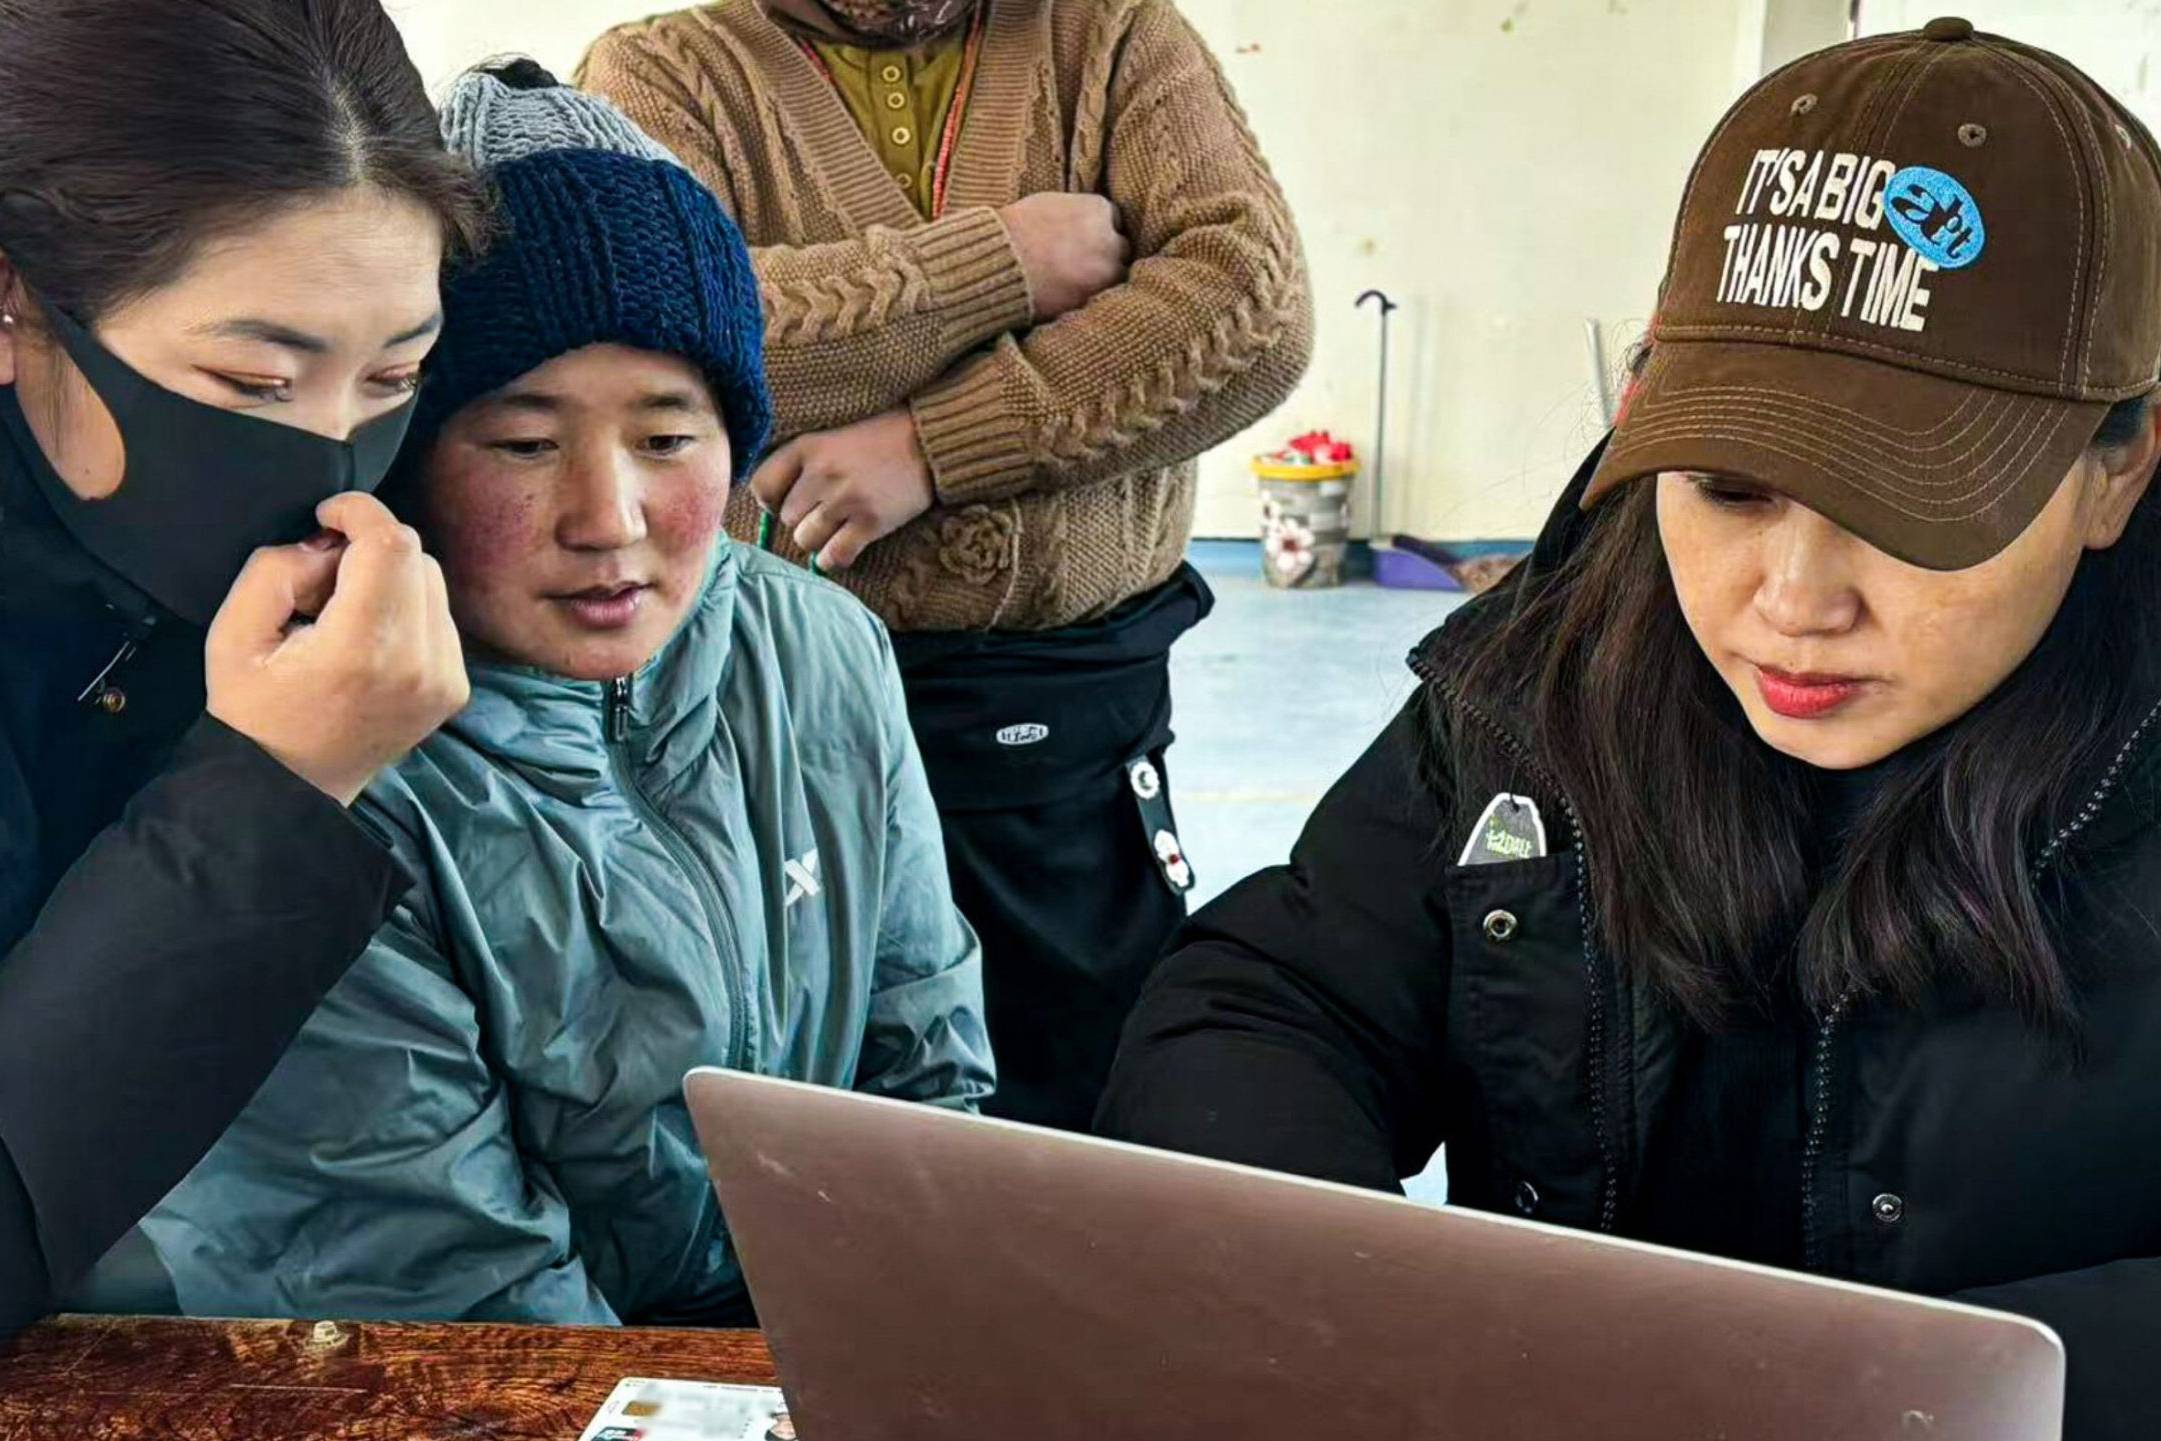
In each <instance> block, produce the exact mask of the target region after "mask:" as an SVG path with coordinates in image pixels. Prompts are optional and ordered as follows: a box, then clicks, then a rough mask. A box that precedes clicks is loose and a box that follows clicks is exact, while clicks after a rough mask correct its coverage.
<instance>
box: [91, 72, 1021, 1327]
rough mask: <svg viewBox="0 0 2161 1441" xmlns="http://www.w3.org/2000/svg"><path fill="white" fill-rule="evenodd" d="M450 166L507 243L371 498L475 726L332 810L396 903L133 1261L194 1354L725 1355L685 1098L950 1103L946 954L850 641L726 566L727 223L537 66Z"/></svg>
mask: <svg viewBox="0 0 2161 1441" xmlns="http://www.w3.org/2000/svg"><path fill="white" fill-rule="evenodd" d="M445 129H446V132H447V133H448V135H449V138H450V140H451V142H452V145H453V148H457V149H462V150H464V151H465V152H466V153H468V154H469V155H470V156H471V157H472V158H473V159H474V160H475V161H476V162H478V163H479V164H481V165H482V166H484V167H486V168H487V170H488V171H489V173H490V174H491V175H492V178H493V180H494V183H495V187H496V189H497V191H498V193H499V196H500V199H501V205H502V213H503V217H504V220H503V233H502V234H501V236H500V237H499V238H498V240H497V241H496V243H495V244H494V246H493V247H492V248H491V250H490V251H489V253H488V254H487V255H486V256H485V257H484V258H483V259H482V260H480V261H479V262H477V263H474V264H472V265H470V266H467V267H465V268H464V269H463V270H462V271H459V272H454V273H453V274H451V275H450V276H449V277H447V278H446V282H445V286H444V309H445V326H444V334H443V340H442V343H441V346H440V348H439V349H438V351H437V357H438V358H437V360H436V361H435V362H434V363H433V364H432V365H431V367H430V371H429V378H428V381H427V384H426V386H425V388H424V391H423V398H422V400H421V402H420V407H419V412H418V414H417V415H416V417H415V422H414V427H413V435H412V439H411V440H410V441H409V442H408V447H407V450H406V453H405V457H404V459H403V461H402V462H401V473H400V476H399V477H398V478H397V479H396V480H394V483H393V487H392V493H393V496H394V503H399V504H402V505H403V506H404V507H406V508H407V509H408V512H409V514H410V515H411V516H412V518H413V519H415V520H416V521H417V522H418V523H419V525H420V527H421V529H422V532H423V534H424V535H425V536H426V537H427V538H428V540H429V543H430V547H431V549H432V550H433V551H434V552H435V553H436V554H437V555H438V556H439V557H440V559H441V561H442V564H443V568H444V573H445V576H446V578H447V581H448V586H449V592H450V599H451V609H452V612H453V614H454V615H455V616H456V618H457V621H458V623H459V628H460V631H461V634H462V636H463V638H464V640H465V643H466V646H467V653H468V655H469V656H471V657H473V659H474V665H473V701H472V704H471V705H470V706H469V707H468V708H467V710H466V711H465V712H464V714H463V715H462V716H461V717H459V718H458V719H457V720H455V721H453V722H452V723H451V724H450V725H449V726H448V727H447V728H446V729H445V730H444V731H443V732H442V733H441V734H439V735H438V736H437V737H436V738H435V739H434V740H432V741H431V742H429V743H428V744H427V745H426V746H425V747H423V748H422V749H421V750H420V751H418V752H416V753H415V755H414V756H413V757H412V759H411V760H410V761H409V762H408V763H406V764H405V765H404V766H403V767H402V768H401V769H400V770H398V771H397V772H395V773H394V774H392V775H390V776H388V777H386V778H385V779H384V780H383V781H381V782H379V783H378V784H377V785H376V786H375V787H374V788H373V789H372V790H371V791H370V793H369V794H368V795H367V797H366V798H365V800H364V802H363V813H364V814H365V815H366V816H367V818H368V819H369V820H370V821H371V822H372V823H373V824H374V825H375V826H376V827H377V828H379V829H380V830H381V831H382V832H383V833H384V834H385V835H386V836H387V837H388V838H389V839H390V841H391V843H392V845H393V846H394V848H395V849H396V851H397V852H398V854H399V856H400V858H401V859H402V860H403V861H404V862H405V864H406V865H407V866H408V867H409V868H410V869H411V870H412V871H413V872H414V873H415V874H416V875H417V876H419V877H420V878H421V881H420V884H419V885H417V886H416V887H415V888H414V890H413V891H412V893H411V896H410V897H409V899H408V900H407V902H406V903H405V904H404V905H403V906H402V907H401V908H400V909H399V911H398V912H397V914H396V916H395V918H394V919H393V921H392V923H391V924H390V925H389V926H388V927H387V928H386V929H385V930H384V931H383V933H382V934H381V935H380V936H378V937H377V939H376V941H375V943H374V945H373V947H372V948H371V949H370V951H369V952H368V953H367V954H366V955H365V956H364V957H363V958H362V959H361V961H360V962H359V963H358V964H357V965H356V966H355V968H354V969H353V971H352V973H351V975H350V976H349V978H348V979H347V980H346V981H345V982H344V983H343V984H342V985H341V986H340V987H339V988H338V989H337V990H335V991H334V992H333V993H332V994H331V996H330V998H329V1000H328V1001H327V1002H326V1003H325V1004H324V1006H323V1008H322V1009H321V1011H320V1012H319V1013H318V1014H317V1015H316V1016H315V1018H314V1019H313V1020H312V1021H311V1022H310V1024H309V1025H308V1026H307V1028H306V1029H305V1031H304V1032H303V1033H302V1035H301V1037H300V1039H299V1041H298V1042H297V1043H296V1044H295V1046H294V1047H293V1049H292V1051H291V1052H290V1053H289V1054H288V1055H287V1056H286V1058H285V1060H284V1062H283V1063H282V1064H281V1065H280V1067H279V1068H278V1070H277V1072H276V1073H275V1075H273V1077H272V1078H271V1080H270V1082H269V1084H268V1085H267V1086H266V1087H265V1088H264V1090H263V1091H262V1093H261V1094H260V1095H259V1096H258V1097H257V1099H256V1100H255V1102H254V1104H253V1106H252V1107H251V1108H250V1109H249V1110H248V1112H247V1113H246V1114H245V1115H244V1116H243V1117H242V1119H241V1120H240V1122H239V1123H238V1124H237V1125H235V1126H234V1127H233V1129H232V1130H231V1131H230V1132H229V1133H228V1134H227V1136H226V1137H225V1139H224V1140H223V1142H222V1143H221V1144H220V1145H219V1146H218V1147H217V1149H216V1150H215V1151H213V1152H212V1153H211V1155H210V1157H209V1158H208V1159H207V1160H206V1161H204V1163H203V1164H202V1165H201V1166H200V1167H199V1168H198V1169H197V1170H196V1171H195V1173H194V1174H193V1175H192V1176H191V1177H190V1178H189V1179H188V1180H187V1182H186V1183H184V1184H183V1185H182V1186H181V1187H180V1188H179V1189H178V1190H177V1191H175V1192H174V1193H173V1194H172V1195H171V1196H170V1197H169V1198H168V1199H167V1200H166V1202H165V1203H164V1204H163V1205H162V1206H161V1207H160V1208H159V1209H158V1211H157V1212H155V1213H154V1214H153V1215H152V1216H151V1217H150V1218H149V1219H148V1220H147V1221H145V1222H144V1223H143V1231H144V1233H145V1234H146V1235H147V1236H148V1238H149V1240H150V1243H151V1247H152V1248H153V1249H154V1250H155V1251H156V1253H157V1256H158V1259H159V1260H160V1261H161V1262H162V1264H163V1268H164V1270H165V1272H166V1273H167V1274H168V1276H169V1278H170V1282H171V1287H172V1293H173V1295H174V1296H175V1297H177V1301H178V1304H179V1307H180V1308H181V1309H182V1310H184V1311H188V1312H194V1313H198V1314H216V1315H268V1316H275V1315H295V1314H299V1315H337V1316H353V1317H362V1318H383V1317H394V1318H414V1319H422V1318H425V1319H446V1320H447V1319H490V1320H523V1321H553V1322H579V1323H603V1324H605V1323H611V1322H615V1321H618V1320H637V1321H644V1322H683V1323H696V1324H725V1323H730V1322H741V1321H743V1320H745V1319H747V1317H748V1302H747V1297H746V1295H745V1292H744V1286H743V1281H742V1276H741V1272H740V1271H739V1270H738V1268H737V1265H736V1260H735V1255H734V1251H733V1248H732V1247H731V1246H730V1244H729V1241H728V1235H727V1231H726V1227H725V1223H724V1221H723V1219H722V1218H721V1216H720V1214H719V1212H718V1208H717V1206H716V1204H715V1201H714V1197H713V1193H712V1189H711V1186H710V1185H709V1184H708V1182H707V1179H706V1172H705V1166H704V1162H703V1159H702V1158H701V1156H700V1154H699V1150H698V1146H697V1142H696V1140H695V1138H694V1137H693V1135H692V1132H691V1126H690V1122H689V1118H688V1116H687V1114H686V1113H685V1110H684V1107H683V1104H682V1098H681V1091H680V1087H681V1081H682V1077H683V1073H684V1072H685V1071H686V1070H688V1069H690V1068H691V1067H693V1066H699V1065H718V1066H728V1067H734V1068H739V1069H744V1070H751V1071H759V1072H764V1073H766V1074H769V1075H776V1076H785V1077H790V1078H794V1079H798V1080H806V1081H812V1082H817V1083H821V1084H828V1085H833V1086H842V1087H852V1088H855V1089H859V1090H864V1091H871V1092H876V1093H878V1094H881V1095H887V1096H895V1097H901V1098H906V1099H912V1100H919V1101H927V1102H934V1103H938V1104H943V1105H952V1106H973V1105H974V1104H976V1103H977V1102H979V1101H980V1100H982V1098H983V1097H984V1096H986V1095H987V1094H988V1093H989V1090H990V1087H991V1062H990V1056H989V1052H988V1048H987V1044H986V1042H985V1039H984V1032H983V1025H982V1020H981V1012H982V990H981V980H980V974H979V960H978V953H977V947H976V941H975V937H974V935H973V934H972V933H971V932H970V930H969V929H968V926H967V923H966V922H965V921H963V920H962V919H961V918H960V916H959V914H958V913H957V912H956V911H955V909H954V907H953V902H952V898H951V895H950V893H949V891H948V889H947V882H946V870H945V862H944V857H943V855H942V853H941V851H940V843H939V828H938V820H937V815H936V812H935V811H934V809H933V807H932V804H931V799H930V795H929V792H928V790H927V789H926V787H925V783H924V779H923V772H922V766H921V762H920V761H919V759H918V757H917V755H916V751H915V747H914V743H913V741H912V740H911V739H910V733H909V728H908V721H907V715H906V712H905V709H904V707H903V703H902V699H901V691H900V684H899V680H898V677H897V675H896V673H895V670H894V665H893V659H892V654H891V649H890V647H889V645H888V643H887V639H886V636H885V632H884V630H883V629H882V628H881V627H880V625H879V624H878V622H877V621H876V620H875V619H874V618H873V617H872V616H871V614H870V613H869V612H868V611H867V610H865V609H864V608H863V607H862V606H861V605H860V604H859V603H858V602H857V601H855V600H854V599H853V598H852V597H850V596H849V595H848V594H847V593H845V592H844V591H842V590H840V589H838V588H837V587H834V586H832V585H829V584H828V583H826V582H824V581H821V580H818V579H816V578H815V577H812V576H810V575H809V574H807V573H806V572H804V571H803V570H801V569H799V568H797V567H794V566H791V565H788V564H785V563H783V562H780V561H777V560H773V559H769V558H767V557H766V556H764V555H763V554H761V553H760V552H757V551H755V550H752V549H749V548H747V547H743V546H739V545H737V544H735V543H733V542H730V541H729V540H727V539H726V537H725V536H724V535H723V534H722V533H721V512H722V510H723V508H724V506H725V504H726V501H727V497H728V492H729V488H730V483H731V479H737V478H740V477H741V476H742V475H743V473H744V472H745V470H746V469H747V467H748V466H749V465H750V464H751V463H752V462H753V461H754V460H755V459H756V457H757V455H758V451H759V448H760V446H761V445H762V443H763V440H764V436H765V432H766V427H767V423H768V415H769V408H768V402H767V397H766V393H765V387H764V381H763V377H762V372H761V354H760V322H759V312H758V299H757V291H756V288H755V283H754V281H753V279H752V276H751V273H750V268H749V259H748V256H747V255H746V254H745V252H744V249H743V244H742V241H741V239H740V238H739V237H738V235H737V234H736V232H735V229H734V227H733V225H732V224H731V223H730V222H729V221H728V220H727V219H726V217H725V216H724V215H723V214H722V212H721V210H720V208H719V206H718V204H717V203H716V202H715V201H714V200H713V198H712V196H711V195H710V194H708V193H707V192H706V191H705V190H704V189H703V188H702V187H701V186H700V185H699V184H698V183H697V182H696V181H695V180H693V179H692V178H691V177H690V176H689V175H688V174H687V173H686V172H685V171H683V170H682V169H680V168H679V167H678V166H676V165H675V164H674V163H673V162H672V161H671V160H670V159H669V158H668V157H667V156H666V154H665V152H663V151H661V150H659V149H658V148H657V147H655V146H653V144H652V143H651V142H650V141H648V140H646V139H645V137H644V136H643V135H641V134H639V133H638V132H637V131H636V130H635V128H634V127H632V126H631V125H630V123H629V122H628V121H626V120H624V119H623V118H622V117H621V116H620V115H618V114H616V113H615V112H614V111H613V110H611V109H610V108H608V107H607V105H606V103H605V102H602V101H596V100H592V99H588V98H585V97H582V96H579V95H577V94H576V93H575V92H572V91H569V90H565V89H561V88H557V87H555V86H554V85H553V82H552V80H550V78H549V77H547V76H546V74H545V73H544V72H541V71H539V70H538V68H537V67H534V66H531V65H530V64H529V63H526V64H520V65H518V66H513V67H511V68H510V69H508V70H506V71H502V72H499V73H496V74H475V75H471V76H468V77H467V78H466V79H465V81H464V82H463V83H462V84H461V86H460V87H459V89H458V92H457V94H456V95H455V96H454V97H453V99H452V102H451V104H450V106H449V108H448V110H447V111H446V113H445ZM101 1299H102V1300H104V1301H106V1302H107V1303H109V1304H113V1305H140V1304H142V1303H143V1300H144V1298H143V1297H141V1296H140V1295H114V1294H108V1295H106V1296H105V1297H103V1298H101Z"/></svg>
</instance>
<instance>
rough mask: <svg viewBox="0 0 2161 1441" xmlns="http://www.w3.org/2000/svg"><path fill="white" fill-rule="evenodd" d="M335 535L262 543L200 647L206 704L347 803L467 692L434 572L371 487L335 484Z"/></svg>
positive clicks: (326, 515) (328, 516)
mask: <svg viewBox="0 0 2161 1441" xmlns="http://www.w3.org/2000/svg"><path fill="white" fill-rule="evenodd" d="M315 514H316V518H317V519H318V520H320V521H321V522H322V523H323V525H324V527H325V529H326V530H328V531H331V532H335V534H331V535H326V536H318V537H316V538H314V539H312V540H307V541H303V542H301V543H300V544H298V545H281V546H266V547H265V548H263V549H261V550H258V551H257V552H256V553H255V555H254V557H253V558H252V559H250V560H249V562H248V565H247V568H246V569H245V570H243V571H242V572H241V573H240V578H239V579H238V580H236V581H235V582H233V588H232V591H231V593H230V594H228V595H227V596H226V598H225V604H224V606H223V607H222V608H221V609H220V610H219V611H218V615H217V619H216V620H215V621H213V622H212V623H211V626H210V639H209V644H208V646H207V647H206V654H205V660H206V667H207V672H208V688H209V706H208V709H209V712H210V714H211V715H214V716H216V717H217V718H218V719H219V720H221V721H223V722H224V723H225V724H226V725H229V726H231V727H232V728H233V729H234V730H236V731H239V732H240V733H241V734H242V735H244V736H247V737H248V738H249V739H251V740H253V741H254V742H255V743H256V744H257V745H260V746H261V747H262V748H263V749H264V750H265V751H267V752H269V753H270V755H272V756H273V757H275V758H276V759H277V760H278V761H279V762H281V763H282V764H284V765H285V766H287V767H288V768H289V769H291V770H292V771H293V772H294V773H295V774H297V775H299V776H300V777H301V778H302V779H303V780H306V781H307V782H309V783H310V784H311V785H313V786H315V787H316V788H317V789H319V790H321V791H323V792H324V793H325V794H327V795H329V796H330V797H332V798H333V799H335V800H336V801H337V802H338V803H339V804H340V805H350V804H351V803H352V801H353V799H354V798H355V797H356V796H358V795H359V794H360V792H361V791H362V790H363V789H364V788H365V787H366V786H367V784H368V781H369V780H370V779H371V778H373V776H374V775H375V773H376V772H377V771H379V770H381V769H382V768H383V767H384V766H387V765H390V764H391V763H393V762H394V761H396V760H398V759H399V758H400V757H401V756H403V755H404V754H405V753H406V752H407V751H409V750H411V749H412V748H413V747H414V746H415V745H417V744H419V743H420V741H422V740H423V739H425V738H426V737H427V736H428V735H429V734H430V733H431V732H432V731H434V729H435V728H436V727H437V726H439V725H441V724H442V723H443V722H444V721H446V720H448V719H449V718H450V717H451V716H453V715H456V714H457V713H458V711H459V710H460V709H462V708H463V707H464V705H465V702H466V699H467V697H468V696H469V694H470V693H471V692H470V687H469V686H468V684H467V682H466V678H465V658H464V652H463V650H462V648H461V647H460V646H459V644H458V632H457V628H456V626H454V625H453V624H452V622H451V619H450V603H449V599H448V597H447V595H446V593H445V591H444V589H443V572H442V570H441V568H440V567H438V566H437V565H436V563H435V561H434V559H433V558H432V557H430V556H428V555H426V554H425V553H423V552H422V550H421V548H420V537H419V535H417V534H416V533H415V532H414V531H413V530H412V529H411V528H410V527H409V526H404V525H400V524H399V523H398V521H397V518H396V517H395V516H393V515H392V514H391V513H390V512H389V511H388V510H387V509H385V508H384V506H383V504H382V502H381V501H378V500H376V499H375V498H374V497H373V496H370V495H363V494H360V493H358V492H350V493H347V494H344V495H338V496H333V497H332V498H331V499H329V500H327V501H325V502H323V504H322V505H321V506H320V507H319V508H318V509H317V510H316V513H315Z"/></svg>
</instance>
